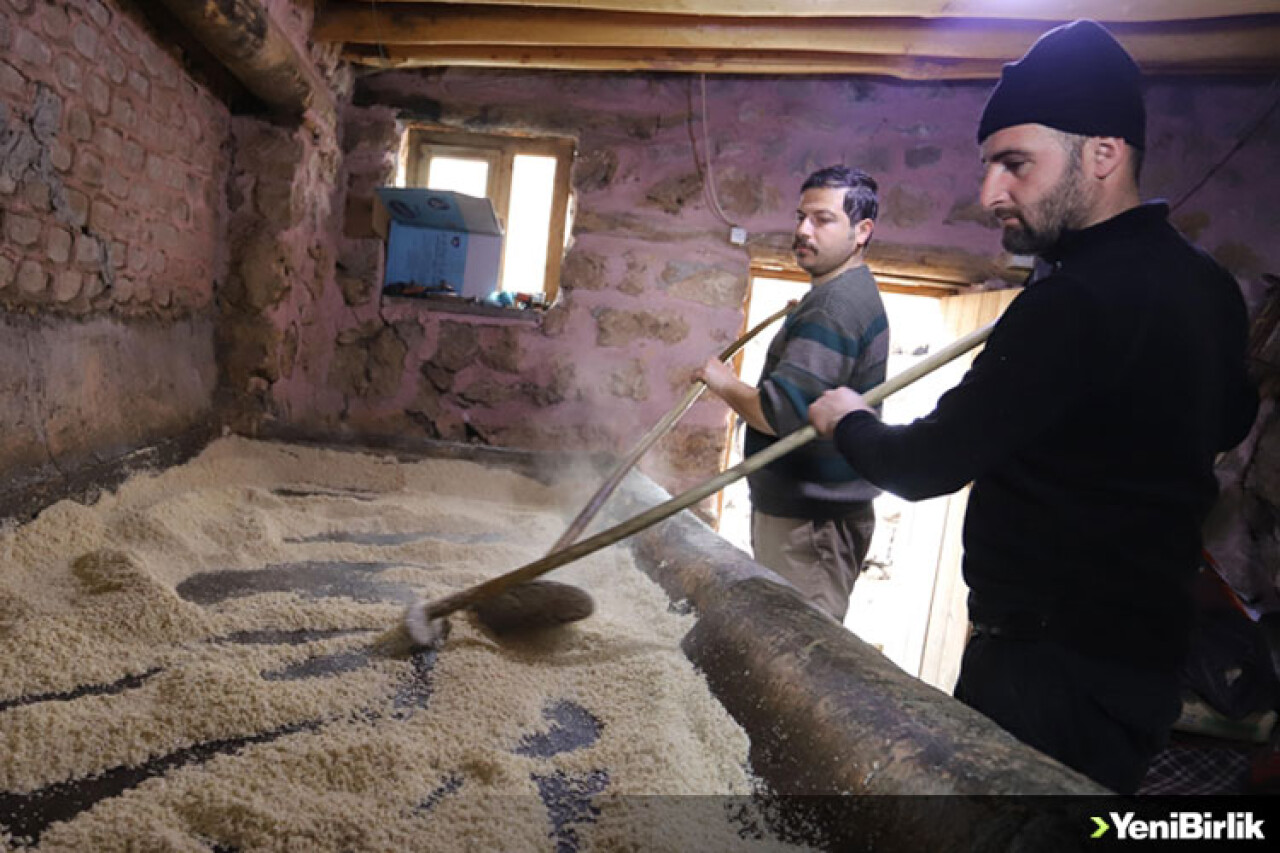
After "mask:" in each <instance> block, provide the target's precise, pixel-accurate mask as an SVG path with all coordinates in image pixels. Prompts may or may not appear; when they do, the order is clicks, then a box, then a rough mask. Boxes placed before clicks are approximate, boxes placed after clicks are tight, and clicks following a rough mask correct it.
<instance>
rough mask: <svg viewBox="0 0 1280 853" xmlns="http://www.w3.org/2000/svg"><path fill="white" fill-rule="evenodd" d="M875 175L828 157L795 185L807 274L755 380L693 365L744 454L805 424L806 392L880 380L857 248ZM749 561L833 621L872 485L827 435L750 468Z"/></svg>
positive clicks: (863, 542) (885, 340) (845, 602)
mask: <svg viewBox="0 0 1280 853" xmlns="http://www.w3.org/2000/svg"><path fill="white" fill-rule="evenodd" d="M876 189H877V188H876V182H875V181H874V180H873V179H872V178H871V177H870V176H869V175H867V174H866V173H865V172H862V171H859V170H857V169H850V168H847V167H845V166H831V167H828V168H825V169H821V170H819V171H817V172H814V173H813V174H812V175H810V176H809V177H808V179H806V180H805V182H804V185H803V186H802V187H801V196H800V205H799V207H798V208H797V209H796V227H795V236H794V239H793V242H792V249H793V251H794V252H795V256H796V262H797V263H798V264H799V265H800V267H801V268H803V269H804V270H805V271H806V272H808V273H809V275H810V276H811V277H812V278H813V289H812V290H810V291H809V293H808V294H806V295H805V297H804V299H802V300H801V301H800V304H799V305H798V306H796V308H795V310H794V311H792V313H791V315H790V316H789V317H788V318H787V320H786V322H785V323H784V324H783V327H782V329H781V330H780V331H779V332H778V334H777V336H776V337H775V338H774V339H773V342H772V343H771V344H770V345H769V352H768V355H767V356H766V358H765V363H764V370H763V371H762V373H761V376H760V381H759V383H758V384H757V385H756V386H754V387H753V386H751V385H748V384H746V383H745V382H742V381H741V380H740V379H738V377H737V376H736V375H734V373H733V371H732V370H731V369H730V368H728V367H727V366H725V365H724V364H722V363H721V362H720V361H718V360H716V359H715V358H711V359H708V361H707V363H706V365H704V366H703V368H702V370H701V372H700V373H699V377H700V378H701V379H702V380H703V381H704V382H706V384H707V387H708V388H710V389H711V391H712V392H714V393H715V394H717V395H718V396H719V397H720V398H721V399H722V400H724V401H725V402H726V403H728V404H729V406H730V407H731V408H732V409H733V410H734V411H735V412H737V414H738V416H739V417H741V418H742V419H743V420H744V421H745V422H746V424H747V434H746V447H745V452H746V454H747V455H752V454H755V453H758V452H759V451H761V450H763V449H764V448H766V447H768V446H769V445H770V444H772V443H773V442H775V441H777V440H778V438H779V437H781V436H785V435H787V434H788V433H791V432H794V431H795V430H797V429H800V428H801V427H803V426H804V425H805V424H806V423H807V421H808V417H809V404H810V403H812V402H813V401H814V400H815V399H817V398H818V397H820V396H821V395H822V393H823V392H824V391H826V390H828V389H830V388H837V387H848V388H851V389H853V390H855V391H860V392H865V391H867V390H869V389H871V388H873V387H875V386H876V385H878V384H879V383H880V382H882V381H884V376H885V361H886V359H887V358H888V354H889V324H888V321H887V319H886V318H885V313H884V304H883V303H882V302H881V300H880V292H879V290H877V288H876V282H875V279H874V278H873V277H872V276H871V273H870V271H869V270H868V269H867V266H866V264H865V262H864V260H863V255H864V253H865V252H866V248H867V243H868V242H870V240H871V233H872V231H873V230H874V228H875V218H876V213H877V211H878V209H879V200H878V199H877V197H876ZM748 485H749V487H750V492H751V506H752V512H751V541H752V548H753V550H754V551H755V558H756V560H757V562H759V563H761V564H762V565H764V566H767V567H768V568H770V569H772V570H773V571H775V572H777V573H778V574H779V575H781V576H782V577H784V578H785V579H786V580H788V581H789V582H790V583H791V584H792V585H793V586H795V587H796V589H798V590H799V591H800V593H801V594H802V595H803V596H804V597H805V598H806V599H807V600H808V601H809V602H810V603H812V604H813V605H814V606H815V607H817V608H819V609H820V610H822V611H823V612H825V613H827V614H829V615H830V616H832V617H833V618H834V619H836V620H837V621H841V622H842V621H843V620H844V615H845V612H846V611H847V610H848V608H849V593H850V592H852V590H853V583H854V581H855V580H857V577H858V573H859V572H860V571H861V569H862V561H863V559H864V558H865V557H866V554H867V548H868V546H869V545H870V543H871V534H872V531H873V530H874V529H875V515H874V513H873V512H872V507H871V501H872V498H874V497H875V496H876V495H877V494H879V490H878V489H877V488H876V487H874V486H872V485H871V484H870V483H868V482H867V481H866V480H863V479H862V478H861V477H859V476H858V474H857V473H856V472H855V471H854V470H853V469H852V468H850V467H849V464H848V463H847V462H846V461H845V460H844V459H843V457H841V455H840V454H839V453H838V452H837V451H836V449H835V447H834V445H833V444H832V443H831V442H830V441H829V440H825V439H820V440H817V441H813V442H810V443H809V444H808V445H806V446H805V447H802V448H800V449H798V450H796V451H794V452H792V453H790V454H788V455H787V456H785V457H783V458H782V459H779V460H777V461H776V462H773V463H772V464H770V465H768V466H767V467H765V468H764V469H762V470H761V471H758V472H757V473H755V474H753V475H751V476H750V477H749V478H748Z"/></svg>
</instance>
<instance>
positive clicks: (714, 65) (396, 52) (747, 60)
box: [343, 45, 1002, 80]
mask: <svg viewBox="0 0 1280 853" xmlns="http://www.w3.org/2000/svg"><path fill="white" fill-rule="evenodd" d="M343 58H344V59H346V60H347V61H349V62H353V63H356V64H360V65H366V66H370V67H373V68H436V67H446V66H453V67H472V68H523V69H536V70H543V71H582V72H616V71H654V72H679V73H686V74H690V73H694V74H696V73H705V74H777V75H785V74H869V75H881V76H887V77H896V78H899V79H902V80H989V79H992V78H994V77H998V76H999V75H1000V67H1001V65H1002V63H1000V62H996V61H991V60H966V59H958V60H957V59H934V58H930V57H923V56H866V55H861V54H852V53H849V54H845V53H817V52H810V51H746V50H739V51H726V50H692V51H682V50H647V49H637V48H590V47H584V48H557V47H547V48H537V47H507V46H501V45H499V46H475V47H471V46H457V45H444V46H440V47H417V46H413V45H392V46H388V47H385V48H383V47H373V46H356V47H352V48H348V50H346V51H345V52H344V53H343Z"/></svg>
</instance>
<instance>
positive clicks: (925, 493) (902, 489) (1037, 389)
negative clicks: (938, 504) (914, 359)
mask: <svg viewBox="0 0 1280 853" xmlns="http://www.w3.org/2000/svg"><path fill="white" fill-rule="evenodd" d="M1071 284H1072V283H1071V281H1070V280H1069V279H1062V280H1055V279H1052V278H1051V279H1046V280H1045V281H1042V282H1040V283H1038V284H1037V285H1035V286H1034V287H1032V288H1029V289H1028V290H1027V291H1026V292H1024V293H1023V294H1022V295H1021V296H1019V297H1018V298H1017V299H1016V300H1014V301H1013V303H1012V304H1011V305H1010V306H1009V309H1008V310H1007V311H1006V312H1005V314H1004V316H1003V317H1002V318H1001V320H1000V321H999V323H997V325H996V328H995V330H994V331H993V332H992V334H991V337H990V338H989V339H988V341H987V344H986V347H985V348H984V350H983V352H982V353H980V354H979V355H978V357H977V358H976V359H975V360H974V363H973V366H972V367H971V368H970V370H969V372H968V373H966V374H965V376H964V379H963V380H961V382H960V384H959V385H957V386H956V387H955V388H953V389H951V390H950V391H948V392H947V393H946V394H944V395H943V396H942V398H941V399H940V400H939V401H938V405H937V408H935V409H934V410H933V412H931V413H930V414H928V415H926V416H925V417H923V418H920V419H918V420H916V421H915V422H913V423H911V424H907V425H904V426H891V425H887V424H883V423H881V422H880V421H879V420H877V419H876V418H875V417H874V416H873V415H871V414H869V413H866V412H854V413H851V414H849V415H847V416H846V417H845V418H844V419H843V420H841V421H840V423H839V424H838V425H837V427H836V431H835V436H834V438H835V443H836V447H837V448H838V449H839V450H840V452H841V454H843V455H844V457H845V458H846V459H847V460H848V461H849V463H850V465H852V466H853V467H854V468H855V469H856V470H857V471H858V472H859V473H860V474H861V475H862V476H863V477H865V478H866V479H867V480H869V481H871V482H872V483H874V484H875V485H877V486H879V487H880V488H882V489H885V490H887V491H890V492H893V493H894V494H896V495H899V496H901V497H904V498H906V499H908V500H921V499H924V498H929V497H934V496H936V495H942V494H947V493H949V492H954V491H956V490H958V489H960V488H962V487H963V486H964V485H965V484H967V483H969V482H971V481H973V480H974V479H975V478H977V477H979V476H982V475H983V474H984V473H986V472H987V471H989V470H990V469H991V468H992V467H993V466H995V465H997V464H998V463H999V462H1000V460H1001V459H1002V458H1004V457H1005V456H1007V455H1009V454H1013V453H1017V452H1018V450H1019V448H1021V447H1024V446H1025V445H1026V444H1027V443H1028V442H1031V441H1034V440H1035V439H1036V437H1037V435H1038V434H1040V433H1041V432H1042V431H1044V430H1045V429H1046V428H1047V427H1049V426H1050V425H1052V424H1053V423H1054V422H1055V421H1057V420H1058V419H1059V418H1061V417H1062V415H1063V413H1064V412H1065V411H1067V410H1068V409H1069V408H1070V407H1073V406H1076V405H1078V404H1079V402H1080V400H1081V399H1082V398H1083V396H1084V395H1085V394H1086V393H1087V390H1088V387H1089V381H1090V378H1091V377H1097V376H1099V374H1098V370H1099V367H1098V365H1100V364H1105V363H1106V362H1105V358H1106V354H1105V353H1099V352H1098V346H1097V341H1096V339H1097V338H1098V337H1099V336H1098V335H1096V334H1095V329H1094V326H1093V325H1092V323H1091V315H1092V317H1094V318H1096V317H1097V314H1096V313H1092V311H1093V309H1091V306H1090V305H1089V304H1088V296H1087V294H1085V293H1082V292H1081V291H1080V290H1079V289H1078V288H1074V287H1072V286H1071Z"/></svg>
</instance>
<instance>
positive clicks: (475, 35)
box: [313, 3, 1280, 67]
mask: <svg viewBox="0 0 1280 853" xmlns="http://www.w3.org/2000/svg"><path fill="white" fill-rule="evenodd" d="M440 5H441V4H434V6H435V8H436V9H439V8H440ZM1041 29H1042V27H1041V26H1040V25H1039V24H1035V23H1032V22H1027V21H1017V22H1008V21H969V20H958V19H957V20H949V21H946V22H939V21H912V20H903V19H876V20H864V21H849V20H843V19H792V20H782V21H780V20H776V19H770V20H767V21H766V20H764V19H743V18H739V19H724V18H717V19H706V20H701V21H699V22H697V23H690V22H689V21H687V20H685V19H680V18H675V17H672V16H664V15H650V14H623V13H613V12H601V13H596V12H585V13H584V12H576V11H573V12H570V11H565V10H539V9H523V10H519V11H508V10H505V9H489V10H485V11H483V12H475V11H448V10H446V11H445V12H443V13H441V12H425V11H422V10H419V9H416V8H415V7H410V6H404V5H402V6H400V7H398V8H396V9H391V10H388V9H386V7H379V9H378V10H377V11H376V13H375V10H373V9H371V8H365V7H362V6H354V5H352V4H350V3H348V4H343V5H336V4H335V5H331V6H329V7H326V10H325V11H324V12H323V13H322V15H321V16H320V17H319V18H318V19H317V22H316V26H315V29H314V31H313V38H315V39H317V40H320V41H336V42H344V43H347V44H354V43H364V44H380V45H384V46H391V45H419V46H432V47H444V46H459V45H472V46H479V45H484V46H486V47H487V48H492V47H495V46H503V45H505V46H511V47H524V48H527V49H546V48H562V49H563V48H617V49H623V48H626V49H647V50H670V49H679V50H710V51H797V52H806V53H827V52H831V53H842V54H848V53H854V54H864V55H869V56H871V55H884V56H901V55H906V56H924V57H929V58H931V59H935V60H937V59H951V60H987V61H1009V60H1011V59H1015V58H1017V57H1018V56H1021V55H1022V54H1023V53H1024V52H1025V51H1026V49H1027V48H1028V47H1029V46H1030V45H1031V44H1032V43H1033V42H1034V41H1035V39H1036V38H1037V37H1038V36H1039V34H1040V32H1041ZM1113 32H1115V34H1116V37H1117V38H1118V39H1119V40H1120V42H1121V43H1122V44H1124V46H1125V47H1126V48H1127V49H1128V50H1129V51H1130V53H1132V54H1133V56H1134V58H1135V59H1137V60H1138V62H1139V63H1140V64H1143V65H1144V66H1146V65H1149V64H1168V63H1178V62H1185V63H1188V64H1204V63H1213V62H1222V63H1226V64H1230V63H1232V62H1243V63H1245V64H1246V65H1250V66H1252V65H1258V66H1261V67H1274V66H1275V65H1277V64H1280V51H1278V50H1277V49H1276V47H1275V46H1276V45H1277V44H1280V19H1274V20H1273V19H1269V18H1264V19H1256V18H1251V19H1232V20H1230V21H1226V22H1223V21H1215V22H1209V23H1204V24H1198V25H1188V24H1168V25H1125V26H1123V27H1119V26H1118V27H1113Z"/></svg>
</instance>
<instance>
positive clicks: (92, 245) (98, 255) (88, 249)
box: [75, 234, 103, 270]
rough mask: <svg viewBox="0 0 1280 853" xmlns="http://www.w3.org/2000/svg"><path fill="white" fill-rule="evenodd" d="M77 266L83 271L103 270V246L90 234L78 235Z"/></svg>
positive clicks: (76, 245) (76, 243)
mask: <svg viewBox="0 0 1280 853" xmlns="http://www.w3.org/2000/svg"><path fill="white" fill-rule="evenodd" d="M75 250H76V264H77V265H79V266H80V267H81V268H83V269H87V270H97V269H101V268H102V260H103V258H102V255H103V251H102V244H101V243H100V242H99V241H98V239H97V238H96V237H93V236H91V235H89V234H77V235H76V242H75Z"/></svg>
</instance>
